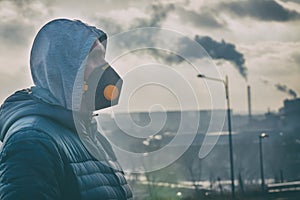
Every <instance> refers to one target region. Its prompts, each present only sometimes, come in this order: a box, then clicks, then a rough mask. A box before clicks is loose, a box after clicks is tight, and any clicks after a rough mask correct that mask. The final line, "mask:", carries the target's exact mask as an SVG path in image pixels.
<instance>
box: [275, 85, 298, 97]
mask: <svg viewBox="0 0 300 200" xmlns="http://www.w3.org/2000/svg"><path fill="white" fill-rule="evenodd" d="M275 87H276V89H277V90H279V91H281V92H284V93H286V94H288V95H289V96H291V97H293V98H297V93H296V92H295V91H294V90H293V89H290V88H288V87H287V86H286V85H283V84H280V83H277V84H275Z"/></svg>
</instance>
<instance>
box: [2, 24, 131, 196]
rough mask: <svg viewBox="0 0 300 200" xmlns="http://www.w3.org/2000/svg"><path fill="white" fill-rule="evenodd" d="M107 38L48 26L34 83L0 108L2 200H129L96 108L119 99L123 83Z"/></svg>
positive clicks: (39, 40) (35, 53) (91, 30)
mask: <svg viewBox="0 0 300 200" xmlns="http://www.w3.org/2000/svg"><path fill="white" fill-rule="evenodd" d="M106 39H107V38H106V34H105V33H104V32H102V31H101V30H99V29H97V28H95V27H92V26H89V25H87V24H84V23H82V22H81V21H72V20H67V19H57V20H53V21H51V22H49V23H48V24H46V25H45V26H44V27H43V28H42V29H41V30H40V31H39V33H38V34H37V36H36V38H35V41H34V43H33V47H32V50H31V56H30V68H31V74H32V78H33V81H34V84H35V86H33V87H31V88H29V89H24V90H20V91H17V92H16V93H14V94H13V95H11V96H10V97H8V98H7V99H6V100H5V102H4V104H3V105H2V106H1V110H0V139H1V141H3V146H2V150H1V155H0V199H2V200H20V199H22V200H26V199H39V200H43V199H47V200H59V199H62V200H69V199H70V200H77V199H88V200H93V199H130V198H132V192H131V190H130V188H129V186H128V184H127V182H126V180H125V178H124V173H123V171H122V169H121V167H120V165H119V164H118V162H117V160H116V157H115V154H114V153H113V150H112V148H111V146H110V144H109V143H108V141H107V140H106V138H105V137H103V136H102V135H101V134H100V133H99V132H98V131H97V127H96V124H95V120H93V114H92V113H93V111H95V110H99V109H102V108H105V107H109V106H111V105H115V104H116V103H117V102H118V98H119V94H120V91H121V85H122V80H121V78H120V77H119V76H118V74H117V73H116V72H115V71H114V70H113V69H112V67H110V66H109V65H108V64H107V63H106V61H105V59H104V55H105V47H106Z"/></svg>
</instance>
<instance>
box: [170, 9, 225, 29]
mask: <svg viewBox="0 0 300 200" xmlns="http://www.w3.org/2000/svg"><path fill="white" fill-rule="evenodd" d="M176 10H177V11H178V14H179V16H180V18H181V19H182V21H183V22H184V23H191V24H193V25H195V26H197V27H200V28H211V29H219V28H225V27H226V22H225V21H220V20H219V19H217V17H216V16H215V14H214V13H213V12H211V11H209V10H204V9H203V10H201V11H199V12H196V11H194V10H187V9H185V8H184V7H177V8H176Z"/></svg>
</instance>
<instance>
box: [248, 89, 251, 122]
mask: <svg viewBox="0 0 300 200" xmlns="http://www.w3.org/2000/svg"><path fill="white" fill-rule="evenodd" d="M247 94H248V117H249V123H251V121H252V113H251V88H250V85H248V86H247Z"/></svg>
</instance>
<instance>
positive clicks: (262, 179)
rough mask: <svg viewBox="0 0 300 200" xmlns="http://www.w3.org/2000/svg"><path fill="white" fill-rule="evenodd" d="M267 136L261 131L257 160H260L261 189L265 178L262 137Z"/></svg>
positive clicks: (262, 189)
mask: <svg viewBox="0 0 300 200" xmlns="http://www.w3.org/2000/svg"><path fill="white" fill-rule="evenodd" d="M267 137H269V136H268V134H266V133H261V134H260V135H259V136H258V138H259V160H260V176H261V191H262V192H264V191H265V178H264V163H263V152H262V139H264V138H267Z"/></svg>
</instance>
